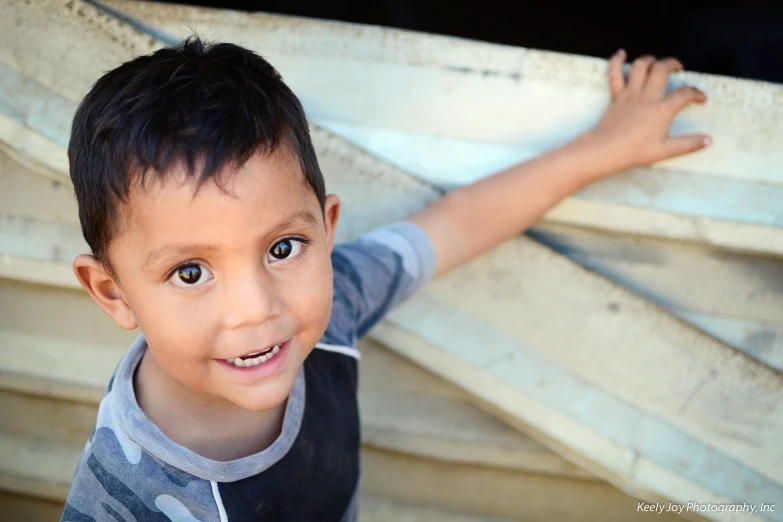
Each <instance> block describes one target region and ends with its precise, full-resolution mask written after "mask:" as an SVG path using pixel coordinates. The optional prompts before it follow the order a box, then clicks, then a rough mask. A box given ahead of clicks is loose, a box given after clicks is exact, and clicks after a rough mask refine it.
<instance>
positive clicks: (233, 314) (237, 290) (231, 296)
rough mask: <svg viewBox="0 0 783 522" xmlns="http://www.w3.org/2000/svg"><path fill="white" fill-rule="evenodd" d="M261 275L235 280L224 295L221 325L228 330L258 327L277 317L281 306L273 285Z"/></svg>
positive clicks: (280, 311)
mask: <svg viewBox="0 0 783 522" xmlns="http://www.w3.org/2000/svg"><path fill="white" fill-rule="evenodd" d="M267 279H268V278H266V277H264V276H263V275H259V274H254V276H253V277H244V278H242V279H236V280H235V281H234V282H233V284H232V285H231V289H230V290H229V291H227V292H226V293H225V301H224V314H223V323H224V326H225V327H226V328H228V329H235V328H242V327H245V326H259V325H261V324H264V323H265V322H267V321H268V320H270V319H273V318H275V317H278V316H279V315H280V314H281V313H282V310H283V305H282V302H281V300H280V299H278V297H277V293H276V291H275V288H274V283H273V282H272V281H268V280H267Z"/></svg>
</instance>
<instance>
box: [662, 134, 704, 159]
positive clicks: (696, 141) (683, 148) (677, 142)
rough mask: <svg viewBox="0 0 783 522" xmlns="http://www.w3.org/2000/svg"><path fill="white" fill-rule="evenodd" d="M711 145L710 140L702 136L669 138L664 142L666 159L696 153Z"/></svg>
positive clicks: (692, 135)
mask: <svg viewBox="0 0 783 522" xmlns="http://www.w3.org/2000/svg"><path fill="white" fill-rule="evenodd" d="M711 143H712V139H711V138H710V137H709V136H705V135H704V134H691V135H688V136H678V137H676V138H669V139H668V140H666V145H665V147H664V150H665V154H666V157H667V158H673V157H674V156H679V155H681V154H688V153H689V152H696V151H697V150H701V149H703V148H705V147H708V146H709V145H710V144H711Z"/></svg>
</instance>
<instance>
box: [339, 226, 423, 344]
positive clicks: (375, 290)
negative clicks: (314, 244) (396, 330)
mask: <svg viewBox="0 0 783 522" xmlns="http://www.w3.org/2000/svg"><path fill="white" fill-rule="evenodd" d="M332 267H333V269H334V287H335V297H334V307H335V310H334V312H333V320H338V321H341V322H350V323H351V324H343V325H342V327H343V329H345V330H349V331H350V332H351V333H352V334H353V337H354V338H353V339H352V341H353V342H355V340H356V338H358V337H361V336H362V335H364V334H365V333H367V331H368V330H369V329H370V328H372V327H373V325H375V323H377V322H378V321H379V320H380V319H381V318H382V317H383V316H384V315H385V314H386V313H387V312H388V311H389V310H391V309H392V308H394V307H395V306H397V305H398V304H400V303H401V302H402V301H404V300H405V299H406V298H408V297H409V296H411V295H412V294H413V293H415V292H416V290H418V289H419V288H421V287H422V286H423V285H424V283H426V282H427V281H428V280H429V279H430V278H431V277H432V274H433V272H434V270H435V251H434V248H433V246H432V242H431V241H430V239H429V237H427V235H426V234H425V233H424V231H423V230H421V229H420V228H419V227H418V226H416V225H414V224H413V223H409V222H400V223H394V224H392V225H387V226H384V227H381V228H378V229H376V230H373V231H372V232H369V233H367V234H365V235H364V236H362V237H361V238H359V239H358V240H356V241H354V242H352V243H347V244H342V245H338V246H337V247H335V249H334V252H333V253H332Z"/></svg>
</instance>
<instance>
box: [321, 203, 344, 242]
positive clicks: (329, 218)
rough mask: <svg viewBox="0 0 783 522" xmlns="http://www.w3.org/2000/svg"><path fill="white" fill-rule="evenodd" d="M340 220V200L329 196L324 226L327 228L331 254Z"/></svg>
mask: <svg viewBox="0 0 783 522" xmlns="http://www.w3.org/2000/svg"><path fill="white" fill-rule="evenodd" d="M339 219H340V198H338V197H337V196H336V195H334V194H329V195H327V196H326V201H325V202H324V225H325V226H326V241H327V243H328V245H329V252H331V251H332V249H333V248H334V238H335V233H336V231H337V221H339Z"/></svg>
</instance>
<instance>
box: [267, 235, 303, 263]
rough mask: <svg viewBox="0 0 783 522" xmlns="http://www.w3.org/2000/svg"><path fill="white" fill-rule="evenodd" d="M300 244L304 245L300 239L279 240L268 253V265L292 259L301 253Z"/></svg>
mask: <svg viewBox="0 0 783 522" xmlns="http://www.w3.org/2000/svg"><path fill="white" fill-rule="evenodd" d="M302 243H304V240H301V239H293V238H288V239H281V240H280V241H278V242H277V243H275V245H274V246H273V247H272V250H270V251H269V256H267V260H268V261H269V262H270V263H275V262H277V261H284V260H286V259H291V258H294V257H296V256H298V255H299V253H300V252H301V251H302Z"/></svg>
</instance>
